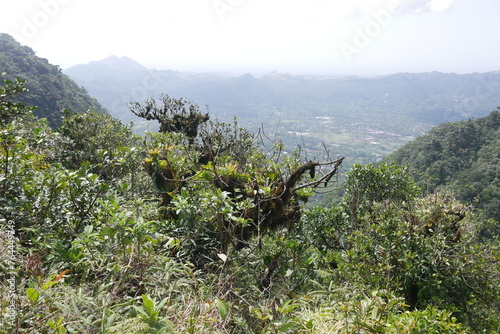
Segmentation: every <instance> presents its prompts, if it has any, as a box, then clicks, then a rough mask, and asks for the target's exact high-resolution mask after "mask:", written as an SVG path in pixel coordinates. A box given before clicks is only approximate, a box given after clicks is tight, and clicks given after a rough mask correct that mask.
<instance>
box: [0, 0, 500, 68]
mask: <svg viewBox="0 0 500 334" xmlns="http://www.w3.org/2000/svg"><path fill="white" fill-rule="evenodd" d="M0 4H1V7H0V8H1V10H0V32H5V33H8V34H11V35H13V36H14V37H15V38H16V39H17V40H18V41H19V42H21V43H22V44H24V45H28V46H30V47H32V48H33V49H34V50H35V51H36V52H37V54H38V55H39V56H41V57H44V58H47V59H48V60H49V61H50V62H51V63H53V64H57V65H60V66H61V67H63V68H67V67H69V66H72V65H76V64H81V63H88V62H90V61H93V60H100V59H103V58H106V57H108V56H110V55H117V56H128V57H130V58H132V59H135V60H137V61H138V62H140V63H142V64H143V65H145V66H147V67H150V68H155V69H173V70H189V71H233V72H252V73H267V72H270V71H280V72H288V73H294V74H296V73H297V74H298V73H301V74H306V73H312V74H354V75H375V74H389V73H395V72H426V71H434V70H436V71H442V72H458V73H467V72H487V71H493V70H500V43H499V42H500V37H499V33H500V19H499V15H500V1H499V0H408V1H404V0H400V1H398V0H352V1H348V0H142V1H127V0H121V1H117V0H21V1H18V0H0Z"/></svg>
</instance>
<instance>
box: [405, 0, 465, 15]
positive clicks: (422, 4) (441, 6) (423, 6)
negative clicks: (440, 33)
mask: <svg viewBox="0 0 500 334" xmlns="http://www.w3.org/2000/svg"><path fill="white" fill-rule="evenodd" d="M400 2H401V4H400V5H399V7H398V11H399V12H400V13H410V14H411V13H426V12H444V11H446V10H448V9H450V8H451V6H452V5H453V3H454V2H455V0H408V1H405V2H402V1H400Z"/></svg>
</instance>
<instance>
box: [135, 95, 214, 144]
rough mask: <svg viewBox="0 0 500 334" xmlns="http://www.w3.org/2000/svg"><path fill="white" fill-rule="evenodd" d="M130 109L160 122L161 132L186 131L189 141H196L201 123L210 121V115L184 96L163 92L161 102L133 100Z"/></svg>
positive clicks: (148, 118) (147, 118) (140, 115)
mask: <svg viewBox="0 0 500 334" xmlns="http://www.w3.org/2000/svg"><path fill="white" fill-rule="evenodd" d="M129 108H130V111H132V112H133V113H134V114H135V115H137V116H139V117H142V118H144V119H146V120H156V121H158V122H159V123H160V132H161V133H165V132H180V133H184V134H185V135H186V136H187V137H188V138H189V142H190V143H191V144H192V143H194V138H196V136H197V135H198V127H199V126H200V124H203V123H205V122H206V121H208V119H209V116H208V113H207V114H203V113H202V112H201V111H200V107H198V105H196V104H195V103H193V102H191V101H188V100H186V99H184V98H180V99H175V98H172V97H170V96H168V95H165V94H163V95H162V96H161V98H160V104H157V103H156V100H154V99H149V100H146V102H145V103H144V104H141V103H139V102H131V103H130V105H129Z"/></svg>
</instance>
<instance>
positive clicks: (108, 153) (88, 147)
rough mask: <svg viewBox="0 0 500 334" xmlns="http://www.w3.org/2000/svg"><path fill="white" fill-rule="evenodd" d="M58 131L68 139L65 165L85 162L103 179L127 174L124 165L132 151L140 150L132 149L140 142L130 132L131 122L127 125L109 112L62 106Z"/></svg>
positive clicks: (131, 156) (128, 164)
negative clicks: (63, 109)
mask: <svg viewBox="0 0 500 334" xmlns="http://www.w3.org/2000/svg"><path fill="white" fill-rule="evenodd" d="M58 131H59V132H60V133H61V134H62V135H63V136H64V137H65V138H67V139H69V140H68V141H67V142H66V143H65V145H64V148H63V149H64V157H62V162H63V163H64V165H65V166H66V167H67V168H70V169H75V168H78V167H79V166H81V165H82V163H84V162H87V163H89V164H90V166H91V170H92V172H93V173H96V174H98V175H99V176H100V177H101V178H103V179H105V180H113V179H120V178H121V177H122V176H123V175H125V174H127V173H128V171H127V170H126V168H130V163H132V161H133V159H134V155H135V156H136V155H137V154H141V153H139V152H137V151H136V150H134V149H131V147H133V146H134V145H135V144H137V143H138V142H139V137H138V136H137V135H135V134H134V133H133V132H132V130H131V129H130V125H129V126H126V125H124V124H122V123H121V122H120V121H117V120H115V119H113V118H112V117H111V116H110V115H108V114H102V113H98V112H95V111H89V112H85V113H72V112H71V111H69V110H65V111H64V115H63V118H62V124H61V126H60V127H59V128H58ZM135 168H139V166H136V167H135Z"/></svg>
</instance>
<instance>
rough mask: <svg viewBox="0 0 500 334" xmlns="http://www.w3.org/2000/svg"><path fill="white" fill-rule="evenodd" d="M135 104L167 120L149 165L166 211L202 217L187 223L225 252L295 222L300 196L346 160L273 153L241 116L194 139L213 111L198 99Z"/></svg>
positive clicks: (178, 217)
mask: <svg viewBox="0 0 500 334" xmlns="http://www.w3.org/2000/svg"><path fill="white" fill-rule="evenodd" d="M133 106H135V107H136V109H135V110H132V111H133V112H134V113H136V114H139V115H144V116H145V117H153V118H154V119H157V120H160V122H161V124H162V128H161V129H160V134H158V135H153V136H152V138H153V140H151V141H150V142H149V145H150V150H149V151H148V153H149V156H148V157H147V158H146V159H145V160H144V165H145V168H146V170H147V171H148V173H149V174H150V175H151V177H152V179H153V182H154V184H155V185H156V187H157V189H158V190H159V192H160V193H161V195H162V206H163V207H164V209H163V213H164V217H165V218H170V219H172V220H173V221H176V222H178V223H181V224H185V223H186V222H193V221H197V223H198V224H200V226H196V227H194V226H190V227H189V228H187V229H186V230H189V231H193V230H194V231H199V232H200V233H201V234H204V235H205V236H208V238H209V239H211V240H214V239H216V240H217V242H216V244H217V245H218V246H217V248H218V251H219V252H226V251H227V250H228V248H229V247H230V246H233V247H234V248H235V249H242V248H244V247H245V246H247V245H248V244H249V242H250V240H251V239H252V237H255V236H262V235H263V234H264V233H265V232H266V231H268V230H275V229H278V228H292V227H293V225H294V224H295V223H297V222H298V221H299V219H300V216H301V214H300V213H301V204H300V203H301V202H304V201H307V198H308V197H309V196H310V195H311V194H312V190H313V189H314V188H316V187H317V186H319V185H321V184H326V183H328V181H330V179H331V178H332V177H333V176H334V175H335V174H337V172H338V168H339V166H340V164H341V163H342V161H343V158H341V159H338V160H335V161H329V162H324V163H321V162H313V161H308V162H304V161H303V160H302V159H301V158H300V157H299V156H298V155H288V156H285V157H282V158H281V159H279V158H277V160H273V159H270V158H269V157H270V156H275V157H279V156H281V154H282V151H281V150H282V147H281V146H279V145H275V146H274V149H275V151H274V154H273V153H272V152H271V153H269V154H265V153H264V152H263V151H262V148H261V147H260V144H259V141H258V140H256V139H258V138H257V137H256V136H253V135H251V134H250V133H249V132H248V131H246V130H244V129H241V128H240V127H238V125H237V123H236V122H235V123H234V124H233V125H229V124H224V123H218V122H216V123H210V125H209V126H206V127H204V128H203V129H202V131H201V140H200V143H199V144H198V145H192V144H193V143H194V140H195V136H196V135H197V133H198V130H197V127H198V125H200V124H201V123H203V122H205V121H206V120H207V119H208V115H205V116H203V115H201V113H199V108H198V107H197V106H195V105H193V104H191V103H187V102H186V100H183V99H181V100H175V99H170V98H168V97H165V96H164V98H163V106H162V108H158V107H157V106H156V105H155V104H154V102H153V101H147V102H146V106H145V107H143V106H142V105H141V104H138V103H135V104H133ZM137 110H140V112H137ZM147 115H149V116H147ZM176 115H179V117H176ZM172 129H173V130H172ZM195 129H196V131H195ZM179 135H180V136H179ZM186 140H187V143H186ZM278 160H279V161H278ZM184 227H186V225H184ZM189 233H191V232H189ZM190 238H191V239H196V238H198V237H194V236H192V237H190ZM203 238H204V239H205V240H206V238H205V237H203ZM203 238H202V239H203Z"/></svg>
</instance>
